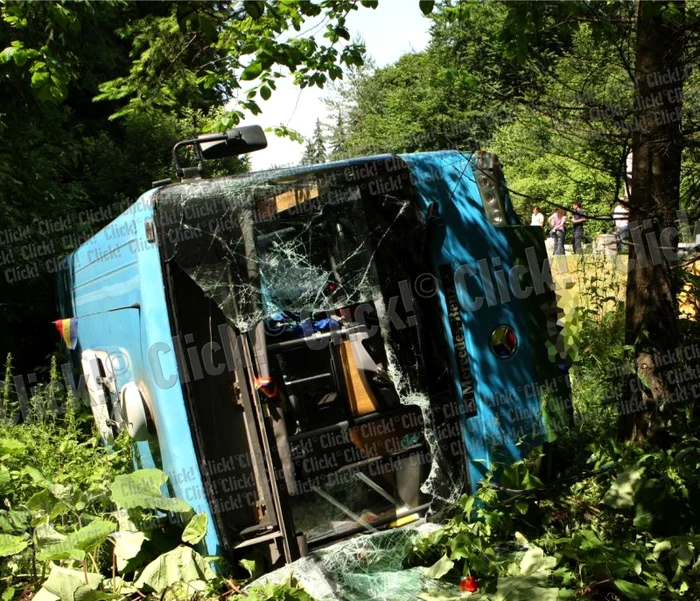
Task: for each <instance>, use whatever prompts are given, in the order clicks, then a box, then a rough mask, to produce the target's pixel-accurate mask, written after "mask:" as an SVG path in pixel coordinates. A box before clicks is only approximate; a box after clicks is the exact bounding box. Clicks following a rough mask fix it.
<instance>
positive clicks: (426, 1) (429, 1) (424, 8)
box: [418, 0, 435, 16]
mask: <svg viewBox="0 0 700 601" xmlns="http://www.w3.org/2000/svg"><path fill="white" fill-rule="evenodd" d="M418 6H420V9H421V12H422V13H423V14H424V15H426V16H427V15H429V14H430V13H431V12H433V8H435V0H420V2H418Z"/></svg>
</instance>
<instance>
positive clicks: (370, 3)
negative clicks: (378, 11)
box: [360, 0, 379, 8]
mask: <svg viewBox="0 0 700 601" xmlns="http://www.w3.org/2000/svg"><path fill="white" fill-rule="evenodd" d="M360 4H362V6H364V7H365V8H377V6H379V0H360Z"/></svg>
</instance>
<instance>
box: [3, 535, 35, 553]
mask: <svg viewBox="0 0 700 601" xmlns="http://www.w3.org/2000/svg"><path fill="white" fill-rule="evenodd" d="M28 545H29V541H28V540H26V539H25V538H24V537H22V536H13V535H12V534H0V557H9V556H10V555H17V553H21V552H22V551H24V550H25V549H26V548H27V546H28Z"/></svg>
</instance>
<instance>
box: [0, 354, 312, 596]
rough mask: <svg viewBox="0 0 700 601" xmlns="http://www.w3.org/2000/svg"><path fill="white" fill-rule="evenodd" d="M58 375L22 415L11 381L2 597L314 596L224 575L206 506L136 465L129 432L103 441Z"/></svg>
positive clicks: (2, 482) (0, 455)
mask: <svg viewBox="0 0 700 601" xmlns="http://www.w3.org/2000/svg"><path fill="white" fill-rule="evenodd" d="M8 364H11V363H10V361H8ZM57 378H58V376H57V372H56V369H55V362H54V364H53V367H52V369H51V380H50V382H49V383H48V384H47V385H46V386H43V387H38V388H37V389H36V390H35V391H34V394H33V396H32V398H31V400H30V403H29V407H28V408H27V409H28V411H27V412H26V414H25V416H24V420H23V421H22V422H21V423H17V422H18V421H19V420H18V418H17V416H18V415H19V414H20V412H19V406H18V403H17V399H13V398H12V396H11V395H9V394H7V391H8V390H9V388H8V387H5V388H4V389H3V392H4V395H3V398H2V401H3V402H2V405H1V407H2V423H0V428H1V430H0V500H2V503H3V506H2V509H0V599H1V600H2V601H13V600H26V599H30V598H34V599H36V600H37V601H55V600H56V599H61V601H97V600H98V599H148V598H151V596H152V598H154V599H156V598H158V599H163V600H166V599H167V600H171V601H174V600H185V599H192V598H195V597H196V598H200V599H204V598H211V599H218V598H220V596H222V595H223V596H226V597H227V598H229V599H231V600H232V601H235V600H236V599H239V598H245V599H249V600H250V601H265V600H267V599H290V600H296V601H309V600H310V599H311V598H310V597H309V595H308V593H306V591H304V590H302V589H301V588H299V587H298V586H297V585H296V583H295V582H293V581H290V582H287V583H285V584H282V585H268V586H267V587H260V588H258V589H253V590H251V591H250V594H248V595H243V593H242V590H241V586H242V585H243V584H245V580H242V581H234V580H227V579H225V578H224V577H223V576H220V575H218V574H223V573H225V572H226V570H225V569H224V570H216V567H215V566H216V565H217V562H219V559H218V558H214V557H205V556H202V555H201V554H200V553H199V552H198V551H197V549H196V547H197V545H198V543H199V542H200V541H201V540H202V539H203V538H204V536H205V534H206V529H207V517H206V515H205V514H195V513H194V511H193V509H192V508H191V507H190V505H189V504H188V503H186V502H185V501H183V500H180V499H175V498H168V497H167V496H164V494H163V490H164V488H165V486H166V484H167V475H166V474H165V473H164V472H162V471H160V470H157V469H144V470H137V471H133V463H132V446H131V444H130V442H129V439H128V436H127V435H126V432H123V433H122V435H121V436H120V437H119V438H117V439H116V441H115V442H114V444H113V445H112V446H111V448H107V447H105V446H104V445H103V444H102V443H101V441H100V439H99V437H98V435H97V433H96V432H95V430H94V426H93V424H94V422H93V418H92V414H91V413H90V412H89V410H87V409H86V408H85V407H83V406H82V404H81V403H79V402H77V399H75V398H74V397H73V396H72V394H71V392H70V390H68V392H63V389H62V387H60V386H58V381H57ZM10 379H11V374H10V373H9V372H8V373H7V374H6V377H5V381H6V382H8V381H10ZM59 391H60V392H59ZM243 565H244V567H245V566H246V565H248V564H246V562H243Z"/></svg>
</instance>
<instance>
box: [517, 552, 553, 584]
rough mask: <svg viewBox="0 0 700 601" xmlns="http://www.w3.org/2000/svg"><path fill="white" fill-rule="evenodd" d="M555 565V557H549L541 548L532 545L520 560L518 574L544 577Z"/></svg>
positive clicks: (538, 577)
mask: <svg viewBox="0 0 700 601" xmlns="http://www.w3.org/2000/svg"><path fill="white" fill-rule="evenodd" d="M556 565H557V559H556V557H549V556H547V555H545V554H544V551H543V550H542V549H540V548H539V547H534V548H532V549H529V550H528V551H527V553H525V556H524V557H523V558H522V560H521V561H520V575H521V576H532V577H533V578H537V579H546V578H547V577H548V576H549V575H550V573H551V572H552V570H553V569H554V566H556Z"/></svg>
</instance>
